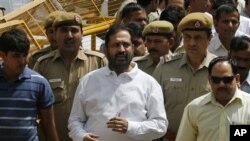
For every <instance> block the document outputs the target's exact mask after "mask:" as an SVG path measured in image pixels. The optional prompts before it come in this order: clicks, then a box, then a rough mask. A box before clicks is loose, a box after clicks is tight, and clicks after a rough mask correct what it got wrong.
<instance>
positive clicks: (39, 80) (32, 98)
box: [0, 67, 54, 141]
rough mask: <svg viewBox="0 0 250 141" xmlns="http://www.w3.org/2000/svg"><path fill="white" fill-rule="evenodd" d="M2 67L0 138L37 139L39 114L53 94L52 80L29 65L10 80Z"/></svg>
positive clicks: (15, 140)
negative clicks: (48, 79)
mask: <svg viewBox="0 0 250 141" xmlns="http://www.w3.org/2000/svg"><path fill="white" fill-rule="evenodd" d="M2 70H3V68H0V140H1V141H2V140H6V141H7V140H8V141H38V137H37V125H36V117H37V113H38V111H39V110H40V109H44V108H47V107H50V106H51V105H52V104H53V102H54V97H53V93H52V90H51V88H50V86H49V83H48V82H47V80H46V79H45V78H43V77H42V76H41V75H39V74H38V73H36V72H35V71H33V70H31V69H29V68H28V67H26V68H25V69H24V71H23V73H22V74H20V76H19V78H18V79H17V80H16V81H14V82H12V83H9V82H8V81H7V80H6V79H5V77H4V75H3V71H2Z"/></svg>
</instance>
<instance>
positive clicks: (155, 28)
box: [134, 21, 174, 75]
mask: <svg viewBox="0 0 250 141" xmlns="http://www.w3.org/2000/svg"><path fill="white" fill-rule="evenodd" d="M173 30H174V27H173V25H172V24H171V23H170V22H168V21H154V22H151V23H150V24H148V25H147V26H146V27H145V29H144V30H143V32H142V34H143V36H144V37H145V44H146V47H147V49H148V52H149V54H147V55H146V56H143V57H139V58H138V57H136V58H134V61H135V62H136V63H137V64H138V67H139V68H140V69H141V70H143V71H144V72H146V73H148V74H150V75H152V73H153V71H154V70H155V68H156V66H157V64H158V63H159V61H160V57H161V56H164V57H165V55H167V54H170V53H171V52H170V48H171V47H172V46H173V45H174V38H173Z"/></svg>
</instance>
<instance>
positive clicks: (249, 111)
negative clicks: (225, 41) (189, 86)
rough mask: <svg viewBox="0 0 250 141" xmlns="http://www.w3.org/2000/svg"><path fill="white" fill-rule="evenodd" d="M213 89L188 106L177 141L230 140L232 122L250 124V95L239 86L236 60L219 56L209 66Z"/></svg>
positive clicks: (210, 81) (209, 77)
mask: <svg viewBox="0 0 250 141" xmlns="http://www.w3.org/2000/svg"><path fill="white" fill-rule="evenodd" d="M208 74H209V75H208V79H209V83H210V85H211V89H212V92H209V93H208V94H206V95H203V96H200V97H198V98H196V99H194V100H193V101H191V102H190V103H189V104H188V105H187V106H186V108H185V110H184V113H183V116H182V121H181V124H180V128H179V130H178V134H177V137H176V141H184V140H185V141H215V140H220V141H229V137H230V135H229V132H230V131H229V127H230V125H232V124H250V95H249V94H248V93H246V92H243V91H241V90H240V89H238V88H237V83H238V82H239V79H240V75H239V73H238V71H237V66H236V62H235V61H234V60H232V59H228V58H227V57H217V58H215V59H213V60H212V61H211V62H210V64H209V66H208Z"/></svg>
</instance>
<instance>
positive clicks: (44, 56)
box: [37, 50, 57, 62]
mask: <svg viewBox="0 0 250 141" xmlns="http://www.w3.org/2000/svg"><path fill="white" fill-rule="evenodd" d="M56 51H57V50H54V51H52V52H50V53H48V54H45V55H43V56H41V57H39V58H38V59H37V61H38V62H41V61H42V60H45V59H47V58H51V57H54V56H55V54H56Z"/></svg>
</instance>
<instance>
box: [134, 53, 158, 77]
mask: <svg viewBox="0 0 250 141" xmlns="http://www.w3.org/2000/svg"><path fill="white" fill-rule="evenodd" d="M133 61H135V62H136V63H137V65H138V68H140V69H141V70H143V71H144V72H146V73H147V74H149V75H152V74H153V72H154V70H155V67H156V65H157V64H154V62H153V59H152V57H151V56H150V55H149V54H147V55H145V56H142V57H135V58H134V59H133Z"/></svg>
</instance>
